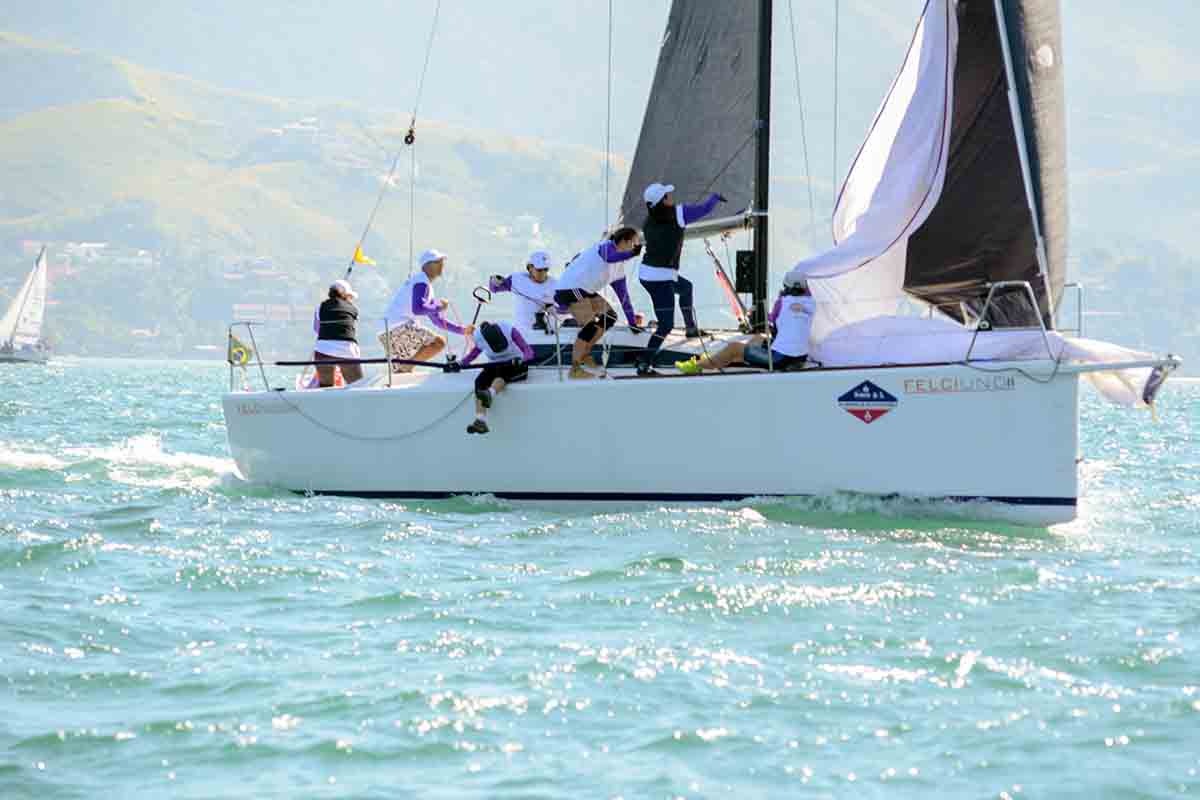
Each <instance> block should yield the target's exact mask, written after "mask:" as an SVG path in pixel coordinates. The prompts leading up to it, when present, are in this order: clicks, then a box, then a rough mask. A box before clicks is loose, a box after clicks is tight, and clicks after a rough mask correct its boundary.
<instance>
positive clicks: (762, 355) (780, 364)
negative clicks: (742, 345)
mask: <svg viewBox="0 0 1200 800" xmlns="http://www.w3.org/2000/svg"><path fill="white" fill-rule="evenodd" d="M742 360H743V361H745V362H746V364H747V365H748V366H751V367H758V368H759V369H767V368H768V367H771V368H773V369H777V370H781V371H784V370H789V369H799V368H800V367H803V366H804V362H806V361H808V356H807V355H803V356H785V355H784V354H783V353H781V352H779V351H778V350H772V351H771V355H770V360H768V356H767V346H766V345H763V344H756V345H751V346H750V347H747V348H746V354H745V355H744V356H742Z"/></svg>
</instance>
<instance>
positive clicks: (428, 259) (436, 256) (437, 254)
mask: <svg viewBox="0 0 1200 800" xmlns="http://www.w3.org/2000/svg"><path fill="white" fill-rule="evenodd" d="M445 257H446V254H445V253H443V252H442V251H441V250H434V249H433V248H430V249H428V250H426V251H425V252H424V253H421V258H420V259H419V260H418V261H417V269H421V268H422V267H424V266H425V265H426V264H430V263H433V262H434V261H441V260H442V259H444V258H445Z"/></svg>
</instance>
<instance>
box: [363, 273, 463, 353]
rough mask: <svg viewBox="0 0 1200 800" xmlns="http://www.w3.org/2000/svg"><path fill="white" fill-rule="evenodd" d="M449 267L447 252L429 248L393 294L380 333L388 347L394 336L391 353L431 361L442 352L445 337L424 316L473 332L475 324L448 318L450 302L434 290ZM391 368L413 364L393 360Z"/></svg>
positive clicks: (451, 328)
mask: <svg viewBox="0 0 1200 800" xmlns="http://www.w3.org/2000/svg"><path fill="white" fill-rule="evenodd" d="M445 268H446V254H445V253H443V252H441V251H439V250H426V251H425V252H424V253H422V254H421V258H420V261H419V262H418V269H417V271H416V272H414V273H413V274H412V277H410V278H409V279H408V280H407V281H405V282H404V285H403V286H401V287H400V290H399V291H398V292H396V295H395V297H393V298H392V302H391V304H390V305H389V306H388V308H387V312H386V313H385V314H384V322H385V323H386V325H387V330H386V331H384V332H383V333H381V334H380V335H379V342H380V344H382V345H383V346H384V348H385V351H386V348H387V346H388V337H389V336H390V337H391V357H392V358H394V359H404V360H412V361H428V360H429V359H431V358H433V357H434V356H436V355H437V354H438V353H440V352H442V350H443V349H445V347H446V339H445V338H444V337H442V336H438V335H436V334H435V333H433V332H432V331H431V330H429V329H428V328H426V327H424V326H423V325H421V323H420V322H419V321H418V320H419V319H420V318H421V317H425V318H426V319H428V320H429V322H430V323H431V324H432V325H434V326H435V327H437V328H440V329H442V330H444V331H448V332H449V333H455V334H460V335H462V336H470V335H471V334H473V333H474V332H475V326H474V325H467V326H465V327H463V326H461V325H455V324H454V323H453V322H451V321H450V320H448V319H446V316H445V313H444V312H445V310H446V306H447V305H448V303H447V302H446V301H445V300H439V299H437V297H436V296H435V295H434V293H433V282H434V281H436V280H437V279H438V278H439V277H441V275H442V271H443V270H444V269H445ZM392 372H412V365H411V364H393V365H392Z"/></svg>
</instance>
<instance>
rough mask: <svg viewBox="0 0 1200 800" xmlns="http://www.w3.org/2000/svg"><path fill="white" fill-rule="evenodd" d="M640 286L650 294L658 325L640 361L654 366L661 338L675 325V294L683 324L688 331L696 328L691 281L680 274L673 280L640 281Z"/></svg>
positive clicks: (660, 345) (661, 341)
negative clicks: (677, 298) (681, 313)
mask: <svg viewBox="0 0 1200 800" xmlns="http://www.w3.org/2000/svg"><path fill="white" fill-rule="evenodd" d="M640 283H641V284H642V288H643V289H645V290H646V293H647V294H649V295H650V302H651V304H652V305H653V306H654V316H655V318H657V319H658V327H656V328H655V329H654V335H652V336H651V337H650V341H649V342H648V343H647V344H646V353H645V355H644V356H643V357H642V359H641V360H642V362H643V363H645V364H649V365H650V366H654V359H655V358H656V357H657V356H658V351H659V350H661V349H662V344H663V340H664V339H666V338H667V334H669V333H670V332H671V329H672V328H674V327H675V295H677V294H678V295H679V310H680V311H682V312H683V324H684V325H685V326H686V327H687V329H688V330H689V331H694V330H696V308H695V306H694V304H693V302H692V282H691V281H689V280H688V279H687V278H685V277H683V276H682V275H680V276H679V277H678V278H677V279H675V280H673V281H641V282H640Z"/></svg>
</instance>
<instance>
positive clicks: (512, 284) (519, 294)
mask: <svg viewBox="0 0 1200 800" xmlns="http://www.w3.org/2000/svg"><path fill="white" fill-rule="evenodd" d="M488 288H489V289H491V290H492V291H493V292H512V295H513V306H514V308H513V324H514V325H516V326H517V329H518V330H520V331H522V332H523V333H525V334H529V333H531V332H532V331H533V323H534V321H535V320H536V319H537V313H538V312H539V311H542V310H544V309H545V308H546V307H547V306H553V305H554V292H555V290H556V289H557V288H558V286H557V284H556V283H555V282H554V280H553V279H552V278H548V279H546V282H545V283H538V282H537V281H535V280H533V278H530V277H529V274H528V273H526V272H514V273H513V274H511V275H509V276H508V277H506V278H504V279H503V280H501V281H499V282H497V281H490V282H489V283H488Z"/></svg>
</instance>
